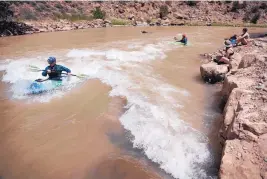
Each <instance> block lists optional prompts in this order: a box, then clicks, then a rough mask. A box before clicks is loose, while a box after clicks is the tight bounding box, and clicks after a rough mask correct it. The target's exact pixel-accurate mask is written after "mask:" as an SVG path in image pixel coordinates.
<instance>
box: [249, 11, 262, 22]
mask: <svg viewBox="0 0 267 179" xmlns="http://www.w3.org/2000/svg"><path fill="white" fill-rule="evenodd" d="M260 16H261V14H260V12H258V13H256V14H255V15H254V16H253V17H252V19H251V20H250V22H251V23H253V24H257V22H258V20H259V19H260Z"/></svg>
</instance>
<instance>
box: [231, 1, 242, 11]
mask: <svg viewBox="0 0 267 179" xmlns="http://www.w3.org/2000/svg"><path fill="white" fill-rule="evenodd" d="M239 8H240V4H239V2H238V1H234V2H233V6H232V9H231V12H237V11H238V9H239Z"/></svg>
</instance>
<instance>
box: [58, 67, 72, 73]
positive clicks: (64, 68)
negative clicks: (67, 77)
mask: <svg viewBox="0 0 267 179" xmlns="http://www.w3.org/2000/svg"><path fill="white" fill-rule="evenodd" d="M60 70H61V71H65V72H67V73H71V70H70V69H68V68H67V67H64V66H62V65H60Z"/></svg>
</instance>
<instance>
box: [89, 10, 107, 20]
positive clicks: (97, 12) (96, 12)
mask: <svg viewBox="0 0 267 179" xmlns="http://www.w3.org/2000/svg"><path fill="white" fill-rule="evenodd" d="M92 13H93V17H94V19H105V17H106V12H105V11H102V10H101V9H100V7H97V8H96V9H95V10H93V11H92Z"/></svg>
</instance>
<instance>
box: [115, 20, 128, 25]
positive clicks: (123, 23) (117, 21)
mask: <svg viewBox="0 0 267 179" xmlns="http://www.w3.org/2000/svg"><path fill="white" fill-rule="evenodd" d="M111 24H112V25H127V24H129V22H128V21H126V20H123V19H112V20H111Z"/></svg>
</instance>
